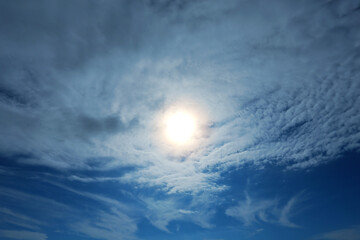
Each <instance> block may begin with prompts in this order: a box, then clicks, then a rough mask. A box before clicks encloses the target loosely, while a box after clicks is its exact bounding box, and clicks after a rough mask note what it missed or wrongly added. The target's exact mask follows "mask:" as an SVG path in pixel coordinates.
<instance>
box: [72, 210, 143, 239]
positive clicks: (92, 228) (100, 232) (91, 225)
mask: <svg viewBox="0 0 360 240" xmlns="http://www.w3.org/2000/svg"><path fill="white" fill-rule="evenodd" d="M71 228H72V229H73V230H74V231H76V232H79V233H83V234H85V235H87V236H89V237H93V238H96V239H107V240H111V239H121V240H123V239H124V240H128V239H137V238H136V237H135V236H134V233H135V232H136V230H137V226H136V223H135V222H134V220H132V219H131V218H129V217H128V216H126V215H125V214H123V213H122V212H120V211H117V210H113V211H111V212H110V213H108V212H100V213H99V214H97V216H96V217H93V218H89V219H84V220H82V221H80V222H77V223H74V224H73V225H72V226H71Z"/></svg>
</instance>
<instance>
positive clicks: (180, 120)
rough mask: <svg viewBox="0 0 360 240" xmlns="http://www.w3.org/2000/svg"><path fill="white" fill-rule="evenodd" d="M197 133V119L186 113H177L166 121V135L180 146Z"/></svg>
mask: <svg viewBox="0 0 360 240" xmlns="http://www.w3.org/2000/svg"><path fill="white" fill-rule="evenodd" d="M194 132H195V119H194V118H193V117H192V116H191V115H190V114H188V113H186V112H182V111H179V112H176V113H174V114H172V115H170V116H169V117H168V118H167V120H166V133H167V136H168V137H169V139H170V140H171V141H173V142H175V143H178V144H184V143H186V142H187V141H189V140H190V139H191V137H192V136H193V135H194Z"/></svg>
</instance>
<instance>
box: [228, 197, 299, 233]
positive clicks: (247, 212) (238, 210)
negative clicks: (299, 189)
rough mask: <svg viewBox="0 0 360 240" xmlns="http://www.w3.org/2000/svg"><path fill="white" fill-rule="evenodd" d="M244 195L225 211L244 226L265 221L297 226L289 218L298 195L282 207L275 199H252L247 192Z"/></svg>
mask: <svg viewBox="0 0 360 240" xmlns="http://www.w3.org/2000/svg"><path fill="white" fill-rule="evenodd" d="M245 197H246V199H245V200H244V201H239V203H238V205H237V206H233V207H230V208H228V209H227V210H226V211H225V213H226V215H228V216H231V217H234V218H236V219H238V220H240V221H241V222H242V223H243V224H244V225H245V226H250V225H252V224H256V223H259V222H266V223H272V224H279V225H282V226H285V227H292V228H296V227H299V226H298V225H296V224H294V223H293V222H291V221H290V219H289V218H290V216H291V215H292V210H293V208H294V205H295V203H296V202H297V201H299V197H300V195H297V196H294V197H293V198H291V199H290V200H289V201H288V202H287V203H286V204H285V206H282V207H281V206H279V201H278V200H276V199H254V198H251V197H250V196H249V194H248V193H247V192H245Z"/></svg>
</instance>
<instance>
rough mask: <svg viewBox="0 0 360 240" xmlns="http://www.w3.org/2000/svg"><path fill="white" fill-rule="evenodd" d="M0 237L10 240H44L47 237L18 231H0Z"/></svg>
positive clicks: (37, 233) (36, 233) (41, 234)
mask: <svg viewBox="0 0 360 240" xmlns="http://www.w3.org/2000/svg"><path fill="white" fill-rule="evenodd" d="M0 236H1V237H5V238H10V239H22V240H46V239H48V237H47V235H46V234H44V233H39V232H30V231H18V230H0Z"/></svg>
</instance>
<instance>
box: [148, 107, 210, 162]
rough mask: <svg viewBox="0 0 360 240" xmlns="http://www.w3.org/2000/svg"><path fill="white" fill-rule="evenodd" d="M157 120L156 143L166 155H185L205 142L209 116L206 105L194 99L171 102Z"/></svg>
mask: <svg viewBox="0 0 360 240" xmlns="http://www.w3.org/2000/svg"><path fill="white" fill-rule="evenodd" d="M154 120H155V126H156V132H155V133H156V134H155V135H153V136H154V140H155V145H156V146H158V147H160V148H159V149H160V151H161V152H162V153H164V154H166V155H171V156H184V155H186V154H190V153H191V152H193V151H195V150H196V149H197V148H198V147H200V146H201V145H202V144H204V140H205V139H206V138H207V135H208V127H207V126H208V117H207V114H206V111H204V107H202V106H200V105H199V104H196V103H194V102H193V101H181V102H180V101H179V102H176V103H172V104H169V105H168V106H167V107H165V108H164V109H163V111H162V112H159V114H158V115H157V117H156V118H155V119H154Z"/></svg>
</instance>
